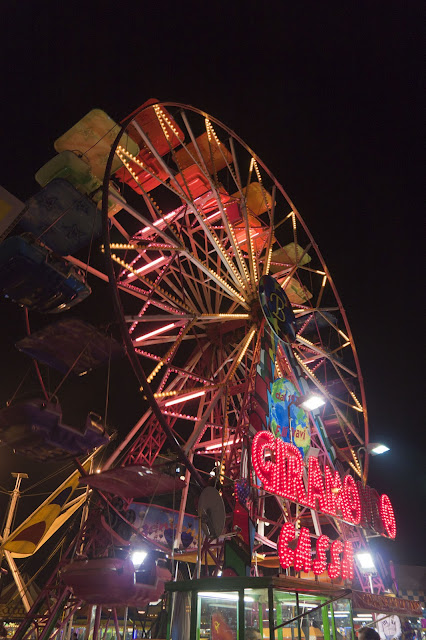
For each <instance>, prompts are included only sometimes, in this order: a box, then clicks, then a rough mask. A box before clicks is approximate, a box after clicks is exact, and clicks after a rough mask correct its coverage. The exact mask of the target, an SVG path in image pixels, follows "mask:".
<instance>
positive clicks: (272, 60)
mask: <svg viewBox="0 0 426 640" xmlns="http://www.w3.org/2000/svg"><path fill="white" fill-rule="evenodd" d="M422 5H423V3H421V2H417V1H415V0H409V1H408V2H401V1H400V0H397V1H395V0H388V1H387V2H383V1H382V0H380V1H377V0H368V1H362V0H357V1H356V2H350V1H349V2H316V1H312V2H288V1H287V0H279V1H275V0H269V1H267V2H264V3H260V2H252V1H247V2H238V1H232V0H228V2H211V3H209V2H198V3H194V2H185V1H184V2H180V3H172V2H167V1H164V2H156V3H153V2H149V1H147V0H145V1H144V2H133V3H126V2H122V3H114V4H113V3H111V2H102V3H98V2H87V3H84V4H83V3H81V4H79V3H61V2H42V3H33V2H28V1H27V2H20V3H16V2H14V1H9V0H4V1H3V3H2V38H1V42H0V59H1V61H2V63H1V66H2V74H1V77H2V80H1V83H2V97H1V100H0V115H1V123H2V137H1V140H2V149H1V167H2V170H1V178H0V182H1V183H2V184H3V186H5V187H6V188H7V189H9V190H10V191H12V192H13V193H15V195H17V196H18V197H20V198H21V199H25V198H27V197H28V196H29V195H31V194H32V193H33V192H35V190H36V188H37V185H36V183H35V181H34V179H33V175H34V173H35V171H36V170H37V169H38V168H39V167H40V166H42V165H43V164H44V163H45V162H46V161H47V160H48V159H49V158H50V157H52V155H54V149H53V141H54V140H55V138H57V137H58V136H59V135H60V134H61V133H63V132H64V131H65V130H66V129H67V128H68V127H69V126H71V125H72V124H73V123H74V122H75V121H77V120H78V119H79V118H80V117H81V116H82V115H83V114H85V113H86V112H87V111H89V110H90V109H91V108H93V107H100V108H102V109H104V110H105V111H107V113H109V115H111V116H112V117H113V118H115V119H116V120H120V119H122V118H123V117H124V116H126V115H127V114H128V113H130V112H131V111H133V110H134V109H135V108H136V107H138V106H139V105H140V104H141V103H142V102H144V101H145V100H147V99H148V98H150V97H156V98H159V99H162V100H172V101H178V102H183V103H187V104H192V105H194V106H197V107H199V108H201V109H204V110H205V111H207V112H208V113H211V114H212V115H214V116H216V117H217V118H219V119H220V120H222V121H223V122H224V123H225V124H227V125H228V126H230V127H231V128H232V129H234V130H235V131H236V132H237V133H238V134H239V135H240V136H241V137H242V138H243V139H244V140H245V141H246V142H247V143H248V144H249V145H250V146H251V147H252V148H253V149H254V150H255V151H256V153H257V154H258V155H259V156H260V157H261V158H262V160H263V161H264V162H265V163H266V164H267V166H268V167H269V168H270V169H271V170H272V171H273V173H274V174H275V175H276V176H277V178H278V180H279V181H280V182H281V183H282V184H283V186H284V188H285V189H286V191H287V192H288V194H289V195H290V197H291V198H292V199H293V201H294V202H295V204H296V206H297V208H298V209H299V211H300V212H301V214H302V215H303V217H304V219H305V221H306V222H307V224H308V226H309V228H310V230H311V232H312V233H313V235H314V237H315V239H316V241H317V243H318V244H319V247H320V250H321V252H322V254H323V256H324V257H325V260H326V262H327V264H328V267H329V269H330V271H331V273H332V276H333V278H334V281H335V283H336V285H337V288H338V291H339V293H340V297H341V299H342V302H343V305H344V306H345V308H346V311H347V313H348V317H349V322H350V324H351V326H352V331H353V334H354V337H355V340H356V344H357V349H358V353H359V356H360V361H361V368H362V371H363V375H364V382H365V387H366V394H367V402H368V410H369V418H370V425H371V440H373V441H383V442H385V443H386V444H388V445H389V446H390V448H391V451H390V452H389V453H387V454H385V455H383V456H382V457H376V458H374V459H372V462H371V475H370V478H369V484H371V485H372V486H375V487H376V488H377V489H378V490H379V492H386V493H388V494H389V495H390V497H391V499H392V501H393V503H394V506H395V510H396V515H397V523H398V525H399V535H398V537H397V541H396V542H395V543H394V544H392V545H387V550H386V553H387V552H389V553H390V554H391V555H392V556H393V557H394V559H395V560H396V561H401V562H406V563H413V564H414V563H422V562H423V563H426V550H425V544H424V516H423V512H424V504H425V490H426V478H425V471H424V455H423V447H424V438H423V437H422V435H421V434H422V432H423V430H424V411H423V407H422V402H421V401H422V400H423V398H422V397H421V396H422V388H423V383H422V378H423V366H422V364H423V362H422V353H421V347H422V343H423V340H422V335H424V330H423V326H422V324H423V313H422V312H421V308H422V307H424V302H423V303H422V300H423V297H424V293H423V289H424V286H423V277H422V275H423V273H422V266H423V261H422V259H421V257H422V254H423V243H422V238H421V234H422V231H423V225H421V223H422V222H423V215H422V214H423V211H422V209H421V208H420V207H421V202H422V204H423V198H422V195H423V194H422V193H421V184H422V183H421V176H420V157H421V152H420V145H421V142H420V141H421V138H422V133H423V131H422V118H421V113H422V112H423V108H422V80H423V77H422V75H421V71H422V65H421V61H422V59H424V53H425V51H424V47H423V46H422V45H423V42H422V31H421V29H422V22H423V21H424V16H423V15H422V11H421V9H422ZM0 313H1V316H0V317H1V323H2V328H3V330H2V333H1V336H0V341H1V348H2V351H1V353H2V364H3V367H2V371H3V373H2V377H4V383H3V389H2V390H1V394H0V401H1V403H2V404H3V403H4V401H5V400H6V399H7V398H8V397H9V396H10V394H11V393H12V392H13V391H12V389H13V388H14V385H16V384H17V381H19V379H20V376H22V372H23V371H25V368H26V366H27V361H26V360H24V359H22V357H21V356H17V355H16V352H15V351H14V349H13V342H14V341H15V340H16V339H18V338H19V337H21V336H22V335H23V333H24V327H23V325H22V324H20V323H22V319H21V316H20V315H18V313H17V312H15V310H14V309H12V308H11V305H6V304H5V303H1V309H0ZM110 313H111V303H110V300H109V298H108V292H107V290H106V292H105V314H106V315H107V316H108V314H110ZM123 366H124V365H123ZM102 375H104V374H99V375H98V378H97V379H96V380H95V382H96V384H97V385H98V388H99V389H101V388H102V386H103V385H104V383H105V381H104V378H102ZM116 375H118V374H116ZM129 376H130V373H129ZM129 385H130V390H129V389H128V390H127V392H126V394H125V395H124V397H123V396H122V397H121V398H120V399H119V400H118V399H113V400H112V403H113V407H112V412H113V414H114V418H115V419H116V420H117V421H118V420H120V418H121V420H122V421H124V422H125V423H126V424H127V423H128V424H129V425H130V424H131V423H132V420H133V417H134V415H133V413H135V410H134V408H131V407H130V404H131V397H130V396H131V392H132V391H133V390H132V389H131V385H132V383H129ZM423 394H424V392H423ZM114 403H115V404H114ZM114 412H115V413H114ZM122 428H123V427H122ZM20 460H21V459H19V458H13V456H12V455H9V454H6V453H5V450H4V449H0V485H3V487H5V486H6V487H8V488H10V486H11V480H9V473H10V471H12V470H19V469H17V468H16V466H17V465H18V463H19V462H20ZM22 464H24V463H23V461H22V462H21V468H22ZM12 467H13V468H12ZM39 472H41V470H40V469H39V468H38V469H36V470H35V472H34V473H35V474H37V473H39ZM43 472H44V469H43ZM31 481H32V482H35V481H36V475H34V474H32V477H31Z"/></svg>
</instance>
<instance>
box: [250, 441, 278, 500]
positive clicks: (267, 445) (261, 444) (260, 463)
mask: <svg viewBox="0 0 426 640" xmlns="http://www.w3.org/2000/svg"><path fill="white" fill-rule="evenodd" d="M266 449H270V450H271V454H273V453H274V452H275V438H274V436H273V434H272V433H271V432H270V431H259V432H258V433H256V435H255V436H254V438H253V446H252V460H253V466H254V470H255V472H256V475H257V477H258V478H259V480H260V481H261V482H262V483H263V486H264V488H265V489H266V490H267V491H272V492H273V491H274V482H273V480H274V476H275V473H276V469H275V466H276V465H275V463H274V462H272V460H265V450H266Z"/></svg>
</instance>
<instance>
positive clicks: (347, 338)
mask: <svg viewBox="0 0 426 640" xmlns="http://www.w3.org/2000/svg"><path fill="white" fill-rule="evenodd" d="M337 333H340V335H341V336H342V338H344V339H345V340H347V341H348V342H350V340H349V337H348V336H347V335H346V333H343V331H342V330H341V329H337Z"/></svg>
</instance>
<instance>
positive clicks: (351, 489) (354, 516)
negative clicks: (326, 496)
mask: <svg viewBox="0 0 426 640" xmlns="http://www.w3.org/2000/svg"><path fill="white" fill-rule="evenodd" d="M341 496H342V499H341V501H340V509H341V510H342V515H343V517H344V519H345V520H347V521H348V522H351V523H352V524H359V523H360V521H361V501H360V499H359V493H358V488H357V486H356V484H355V480H354V479H353V478H352V476H349V475H348V476H345V479H344V481H343V491H341Z"/></svg>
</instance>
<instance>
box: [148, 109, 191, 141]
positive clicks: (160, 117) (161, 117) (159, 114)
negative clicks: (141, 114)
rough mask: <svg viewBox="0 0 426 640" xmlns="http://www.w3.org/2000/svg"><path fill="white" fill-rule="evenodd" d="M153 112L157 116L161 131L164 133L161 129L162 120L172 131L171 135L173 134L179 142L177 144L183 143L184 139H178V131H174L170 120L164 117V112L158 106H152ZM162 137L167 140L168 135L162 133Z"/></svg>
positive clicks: (174, 128)
mask: <svg viewBox="0 0 426 640" xmlns="http://www.w3.org/2000/svg"><path fill="white" fill-rule="evenodd" d="M154 111H155V115H156V116H157V118H158V120H159V122H160V125H161V128H162V129H163V131H164V128H163V123H162V120H164V122H166V123H167V125H168V126H169V127H170V129H171V130H172V131H173V133H174V134H175V136H176V138H177V139H178V140H179V142H180V143H183V141H184V139H183V138H182V139H181V138H180V136H179V132H178V130H177V129H176V127H175V126H174V125H173V123H172V122H171V120H170V118H168V117H167V116H166V114H165V113H164V111H163V110H162V108H161V107H160V106H159V105H158V104H156V105H154ZM164 135H165V136H166V138H167V139H168V138H169V136H168V134H167V133H166V132H165V131H164Z"/></svg>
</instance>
